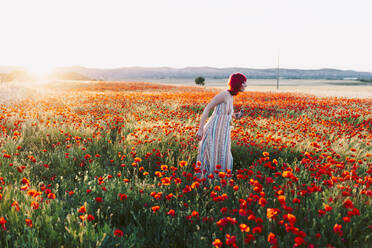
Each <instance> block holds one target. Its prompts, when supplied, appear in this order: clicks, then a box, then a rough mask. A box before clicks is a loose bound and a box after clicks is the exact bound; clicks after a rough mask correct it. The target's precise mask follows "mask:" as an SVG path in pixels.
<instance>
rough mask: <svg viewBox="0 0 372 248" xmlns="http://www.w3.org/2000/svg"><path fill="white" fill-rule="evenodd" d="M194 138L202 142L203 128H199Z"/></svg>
mask: <svg viewBox="0 0 372 248" xmlns="http://www.w3.org/2000/svg"><path fill="white" fill-rule="evenodd" d="M196 138H197V139H198V140H202V138H203V128H199V130H198V132H197V133H196Z"/></svg>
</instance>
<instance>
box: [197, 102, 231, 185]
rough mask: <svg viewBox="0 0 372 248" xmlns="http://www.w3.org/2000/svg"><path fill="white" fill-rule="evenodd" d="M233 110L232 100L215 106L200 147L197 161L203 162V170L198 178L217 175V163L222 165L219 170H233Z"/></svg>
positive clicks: (205, 127) (198, 174)
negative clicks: (231, 132)
mask: <svg viewBox="0 0 372 248" xmlns="http://www.w3.org/2000/svg"><path fill="white" fill-rule="evenodd" d="M233 112H234V111H233V102H232V100H231V101H228V102H227V103H225V102H222V103H220V104H218V105H217V106H215V108H214V111H213V114H212V115H211V117H210V118H209V120H208V122H207V123H206V124H205V126H204V132H203V133H204V135H203V138H202V140H201V141H200V143H199V147H198V156H197V161H200V162H201V166H200V169H201V171H200V172H198V173H196V176H197V177H198V178H200V179H202V178H206V177H208V175H209V174H213V175H214V177H216V176H217V174H216V173H215V170H216V165H221V169H219V171H224V172H226V170H227V169H230V170H232V166H233V157H232V154H231V135H230V130H231V126H230V122H231V118H232V114H233Z"/></svg>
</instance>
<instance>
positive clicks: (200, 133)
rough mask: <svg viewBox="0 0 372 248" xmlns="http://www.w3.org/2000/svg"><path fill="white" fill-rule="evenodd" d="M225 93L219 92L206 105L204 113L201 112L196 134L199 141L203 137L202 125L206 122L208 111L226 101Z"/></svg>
mask: <svg viewBox="0 0 372 248" xmlns="http://www.w3.org/2000/svg"><path fill="white" fill-rule="evenodd" d="M226 92H227V91H222V92H220V93H219V94H218V95H216V96H215V97H213V99H212V100H211V101H210V102H209V103H208V105H207V106H206V107H205V108H204V111H203V114H202V116H201V120H200V125H199V131H198V133H197V137H198V139H199V140H200V139H201V138H202V137H203V135H204V134H203V130H204V125H205V121H206V120H207V118H208V114H209V111H211V110H212V109H214V107H215V106H216V105H218V104H220V103H222V102H224V101H225V99H226Z"/></svg>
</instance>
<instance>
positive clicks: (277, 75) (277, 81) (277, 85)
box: [276, 49, 280, 90]
mask: <svg viewBox="0 0 372 248" xmlns="http://www.w3.org/2000/svg"><path fill="white" fill-rule="evenodd" d="M279 53H280V51H279V49H278V68H277V70H276V89H277V90H279Z"/></svg>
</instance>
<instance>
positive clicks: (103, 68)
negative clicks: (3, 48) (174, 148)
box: [0, 65, 372, 73]
mask: <svg viewBox="0 0 372 248" xmlns="http://www.w3.org/2000/svg"><path fill="white" fill-rule="evenodd" d="M0 67H18V68H23V69H27V66H25V65H0ZM73 67H80V68H86V69H98V70H117V69H125V68H154V69H156V68H169V69H179V70H180V69H181V70H182V69H188V68H211V69H232V68H239V69H252V70H267V69H275V70H276V69H277V67H265V68H255V67H243V66H226V67H217V66H207V65H204V66H202V65H200V66H185V67H172V66H141V65H132V66H118V67H90V66H83V65H65V66H53V67H51V69H58V68H73ZM279 69H282V70H283V69H285V70H308V71H310V70H312V71H316V70H340V71H358V72H369V73H372V69H371V70H370V71H367V70H362V69H340V68H336V67H323V68H298V67H279Z"/></svg>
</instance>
